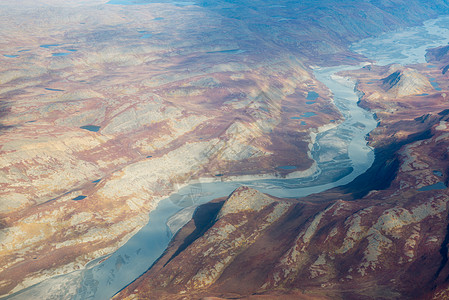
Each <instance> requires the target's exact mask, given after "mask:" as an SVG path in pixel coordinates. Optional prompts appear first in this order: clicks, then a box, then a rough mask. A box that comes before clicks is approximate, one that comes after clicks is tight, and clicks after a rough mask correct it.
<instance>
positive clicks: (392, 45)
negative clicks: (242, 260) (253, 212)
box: [9, 17, 449, 299]
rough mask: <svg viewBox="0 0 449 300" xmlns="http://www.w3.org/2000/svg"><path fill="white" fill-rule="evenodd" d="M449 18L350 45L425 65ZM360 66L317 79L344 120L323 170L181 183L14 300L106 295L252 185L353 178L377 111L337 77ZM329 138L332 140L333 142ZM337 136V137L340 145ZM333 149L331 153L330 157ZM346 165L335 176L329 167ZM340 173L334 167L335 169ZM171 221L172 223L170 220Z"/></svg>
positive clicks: (366, 153)
mask: <svg viewBox="0 0 449 300" xmlns="http://www.w3.org/2000/svg"><path fill="white" fill-rule="evenodd" d="M447 24H449V17H441V18H439V19H436V20H430V21H427V22H426V23H425V24H424V25H423V26H419V27H414V28H409V29H406V30H402V31H397V32H394V33H388V34H384V35H381V36H379V37H376V38H370V39H366V40H363V41H360V42H358V43H356V44H354V45H352V47H351V49H352V50H353V51H356V52H358V53H360V54H363V55H365V56H366V57H368V58H369V59H373V60H376V61H377V62H378V63H379V64H382V65H385V64H389V63H401V64H411V63H420V62H424V54H425V49H427V48H429V47H434V46H439V45H444V44H447V43H448V42H449V26H448V25H447ZM359 67H360V66H338V67H332V68H317V69H315V70H314V74H315V76H316V78H317V79H318V80H319V81H321V82H322V83H324V84H325V85H326V86H327V87H328V88H329V89H330V90H331V91H332V93H333V95H334V99H333V100H334V103H335V105H336V106H337V108H338V109H339V110H340V112H341V113H342V114H343V116H344V117H345V121H344V122H343V123H341V124H339V125H338V126H337V127H336V128H333V129H330V130H327V131H325V132H322V133H320V134H318V136H317V137H316V141H315V144H314V147H313V150H312V155H313V158H314V159H315V161H316V162H317V170H318V171H317V172H315V173H314V174H313V175H312V176H310V177H307V178H300V179H265V180H252V181H237V182H209V183H206V182H199V183H195V184H191V185H189V186H186V187H183V188H182V189H180V190H179V191H178V193H176V194H174V195H172V196H170V197H169V198H167V199H165V200H162V201H161V202H160V203H159V205H158V207H157V209H156V210H154V211H152V212H151V213H150V216H149V222H148V224H147V225H146V226H145V227H144V228H142V229H141V230H140V231H139V232H138V233H137V234H136V235H135V236H133V237H132V238H131V239H130V240H129V241H128V242H127V243H126V244H125V245H123V246H122V247H121V248H120V249H118V250H117V251H116V252H115V253H113V254H112V255H111V256H110V257H109V258H108V259H106V260H104V261H102V262H101V263H98V261H99V260H100V259H98V260H97V261H93V262H91V263H90V264H89V265H88V266H87V268H86V269H85V270H80V271H74V272H72V273H69V274H66V275H62V276H59V277H54V278H50V279H48V280H46V281H44V282H42V283H39V284H37V285H35V286H32V287H30V288H28V289H26V290H24V291H21V292H20V293H18V294H15V295H12V296H10V297H9V298H10V299H33V298H47V299H49V298H52V299H69V298H72V299H108V298H110V297H111V296H112V295H114V294H115V293H117V292H118V291H119V290H120V289H122V288H123V287H125V286H126V285H127V284H129V283H130V282H131V281H133V280H134V279H135V278H137V277H138V276H139V275H141V274H142V273H143V272H145V271H146V270H147V269H148V268H149V267H150V266H151V265H152V264H153V262H154V261H155V260H156V259H157V258H158V257H159V256H160V255H161V254H162V253H163V251H164V250H165V248H166V247H167V245H168V243H169V242H170V240H171V238H172V236H173V233H174V232H175V231H176V230H177V229H179V228H180V227H181V226H182V225H183V224H184V223H185V222H187V221H188V220H189V219H190V217H191V215H192V213H193V212H194V209H195V207H196V206H197V205H199V204H201V203H205V202H207V201H210V200H212V199H215V198H218V197H223V196H227V195H229V194H230V193H231V192H232V191H233V190H234V189H236V188H237V187H239V186H240V185H247V186H251V187H254V188H256V189H258V190H259V191H261V192H264V193H268V194H271V195H274V196H277V197H295V198H297V197H302V196H306V195H309V194H312V193H317V192H321V191H325V190H327V189H330V188H333V187H336V186H340V185H343V184H346V183H349V182H351V181H352V180H353V179H354V178H356V177H357V176H359V175H360V174H362V173H364V172H365V171H366V170H367V169H368V168H369V167H370V166H371V164H372V163H373V160H374V154H373V151H372V149H371V148H369V147H368V146H367V145H366V135H367V134H368V133H369V132H370V131H371V130H373V129H374V128H375V126H376V121H375V120H374V119H373V116H372V114H371V113H369V112H367V111H365V110H363V109H361V108H360V107H358V106H357V101H358V97H357V95H356V94H355V92H354V83H353V82H351V81H348V80H346V79H344V78H341V77H339V76H336V75H335V74H336V73H338V72H339V71H343V70H351V69H357V68H359ZM329 141H334V142H333V143H331V142H329ZM335 141H338V142H335ZM329 153H333V155H330V156H329ZM336 169H339V170H343V172H340V173H338V174H339V175H338V176H337V177H335V176H331V177H328V176H326V174H327V173H329V172H327V171H329V170H336ZM333 174H335V172H334V173H333ZM167 224H168V225H167Z"/></svg>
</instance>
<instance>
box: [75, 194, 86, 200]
mask: <svg viewBox="0 0 449 300" xmlns="http://www.w3.org/2000/svg"><path fill="white" fill-rule="evenodd" d="M86 198H87V196H83V195H81V196H78V197H75V198H73V199H72V200H74V201H80V200H83V199H86Z"/></svg>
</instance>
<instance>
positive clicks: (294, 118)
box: [290, 111, 317, 120]
mask: <svg viewBox="0 0 449 300" xmlns="http://www.w3.org/2000/svg"><path fill="white" fill-rule="evenodd" d="M316 115H317V114H316V113H314V112H311V111H309V112H305V113H303V114H302V115H301V116H300V117H291V118H290V119H293V120H301V119H302V118H310V117H313V116H316Z"/></svg>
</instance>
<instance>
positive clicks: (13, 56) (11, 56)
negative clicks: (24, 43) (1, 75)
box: [3, 54, 19, 58]
mask: <svg viewBox="0 0 449 300" xmlns="http://www.w3.org/2000/svg"><path fill="white" fill-rule="evenodd" d="M3 56H4V57H8V58H15V57H19V56H18V55H9V54H3Z"/></svg>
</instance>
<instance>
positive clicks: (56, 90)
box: [45, 88, 64, 92]
mask: <svg viewBox="0 0 449 300" xmlns="http://www.w3.org/2000/svg"><path fill="white" fill-rule="evenodd" d="M45 89H46V90H47V91H52V92H64V90H60V89H52V88H45Z"/></svg>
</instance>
